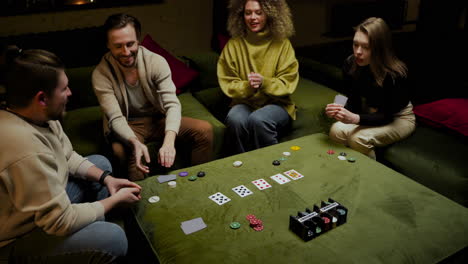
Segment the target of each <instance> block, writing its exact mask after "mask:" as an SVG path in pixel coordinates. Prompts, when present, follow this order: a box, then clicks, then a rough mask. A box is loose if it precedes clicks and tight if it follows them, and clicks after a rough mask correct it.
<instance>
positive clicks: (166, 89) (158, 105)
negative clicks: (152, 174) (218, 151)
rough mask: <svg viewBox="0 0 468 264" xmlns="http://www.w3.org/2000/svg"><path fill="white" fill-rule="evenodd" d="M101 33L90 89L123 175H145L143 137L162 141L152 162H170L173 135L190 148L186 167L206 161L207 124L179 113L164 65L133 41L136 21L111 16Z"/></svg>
mask: <svg viewBox="0 0 468 264" xmlns="http://www.w3.org/2000/svg"><path fill="white" fill-rule="evenodd" d="M104 33H105V34H106V41H107V43H106V44H107V47H108V49H109V52H108V53H107V54H105V55H104V57H103V58H102V60H101V62H100V63H99V65H98V66H97V67H96V69H95V70H94V72H93V78H92V80H93V87H94V91H95V93H96V96H97V98H98V100H99V104H100V105H101V108H102V110H103V112H104V115H105V116H104V133H105V135H106V137H107V138H108V139H109V141H110V142H111V144H112V150H113V152H114V155H115V156H116V157H117V158H118V160H119V161H120V165H121V167H122V168H125V166H127V169H128V178H129V179H130V180H132V181H135V180H142V179H143V178H144V177H145V176H146V175H147V174H148V173H149V167H148V166H147V163H149V162H150V156H149V153H148V149H147V147H146V145H145V143H146V142H149V141H155V140H156V141H162V142H163V143H162V146H161V148H160V149H159V152H158V162H159V164H160V165H162V166H164V167H167V168H169V167H171V166H172V165H173V163H174V159H175V156H176V149H175V141H176V138H177V141H178V142H180V143H181V144H183V145H189V146H191V148H192V155H191V157H192V159H191V163H192V165H196V164H201V163H204V162H207V161H210V160H211V156H212V145H213V131H212V126H211V125H210V124H209V123H208V122H206V121H202V120H197V119H193V118H188V117H181V105H180V102H179V99H178V98H177V96H176V93H175V91H176V89H175V85H174V83H173V82H172V79H171V70H170V68H169V65H168V63H167V62H166V60H165V59H164V58H163V57H161V56H159V55H157V54H155V53H152V52H151V51H148V50H147V49H146V48H144V47H142V46H140V45H139V39H140V35H141V25H140V23H139V21H138V20H137V19H136V18H135V17H133V16H130V15H127V14H115V15H111V16H110V17H108V18H107V20H106V22H105V23H104ZM142 159H143V161H142ZM145 163H146V164H145ZM124 171H125V169H124Z"/></svg>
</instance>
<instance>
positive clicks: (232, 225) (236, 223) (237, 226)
mask: <svg viewBox="0 0 468 264" xmlns="http://www.w3.org/2000/svg"><path fill="white" fill-rule="evenodd" d="M229 226H230V227H231V228H232V229H239V228H240V227H241V224H240V223H239V222H232V223H231V224H230V225H229Z"/></svg>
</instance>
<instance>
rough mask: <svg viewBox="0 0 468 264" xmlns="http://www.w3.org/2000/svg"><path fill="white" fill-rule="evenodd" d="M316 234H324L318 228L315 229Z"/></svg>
mask: <svg viewBox="0 0 468 264" xmlns="http://www.w3.org/2000/svg"><path fill="white" fill-rule="evenodd" d="M315 233H317V234H320V233H322V229H321V228H320V227H318V226H317V228H315Z"/></svg>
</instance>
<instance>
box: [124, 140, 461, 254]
mask: <svg viewBox="0 0 468 264" xmlns="http://www.w3.org/2000/svg"><path fill="white" fill-rule="evenodd" d="M294 145H297V146H300V147H301V149H300V150H298V151H293V150H291V149H290V147H291V146H294ZM330 149H332V150H334V152H335V153H334V154H332V155H330V154H327V151H328V150H330ZM284 151H289V152H291V156H290V157H288V159H287V160H285V161H282V162H281V165H279V166H273V165H272V161H273V160H277V159H279V158H281V157H282V153H283V152H284ZM340 152H346V153H347V157H348V158H349V157H352V158H355V159H356V161H355V162H354V163H351V162H348V161H346V160H344V161H342V160H339V159H338V158H337V157H338V155H339V153H340ZM236 160H240V161H242V162H243V165H242V166H241V167H239V168H235V167H233V166H232V163H233V162H234V161H236ZM290 169H295V170H297V171H298V172H300V173H302V174H303V175H304V178H302V179H299V180H296V181H291V182H289V183H286V184H283V185H280V184H278V183H276V182H275V181H273V180H272V179H271V178H270V176H272V175H275V174H277V173H282V172H285V171H287V170H290ZM180 171H188V172H189V175H196V173H197V172H198V171H204V172H206V176H205V177H203V178H199V179H197V180H196V181H189V180H188V177H179V176H178V177H177V187H176V188H173V189H171V188H169V186H168V185H167V183H162V184H160V183H158V181H157V180H156V178H155V177H150V178H147V179H145V180H144V181H141V182H139V184H141V186H142V187H143V191H142V197H143V199H142V200H141V202H139V203H138V205H137V206H135V207H134V208H133V212H134V215H135V218H136V220H137V223H138V225H139V226H140V228H141V229H142V230H143V232H144V234H145V235H146V238H147V239H148V241H149V243H150V244H151V245H152V247H153V250H154V251H155V254H156V255H157V257H158V259H159V261H160V262H161V263H312V262H321V263H436V262H438V261H440V260H442V259H444V258H446V257H448V256H450V255H452V254H454V253H455V252H457V251H459V250H460V249H462V248H464V247H466V246H467V245H468V209H467V208H465V207H462V206H460V205H459V204H457V203H455V202H452V201H451V200H449V199H447V198H445V197H443V196H441V195H439V194H437V193H435V192H434V191H432V190H430V189H428V188H426V187H424V186H422V185H420V184H418V183H416V182H414V181H412V180H411V179H409V178H407V177H405V176H403V175H401V174H399V173H397V172H395V171H393V170H391V169H389V168H387V167H385V166H383V165H382V164H380V163H378V162H376V161H374V160H371V159H369V158H368V157H366V156H364V155H362V154H360V153H357V152H355V151H352V150H351V149H349V148H346V147H344V146H340V145H337V144H334V143H332V142H330V141H329V139H328V137H327V136H326V135H324V134H313V135H310V136H306V137H302V138H298V139H295V140H292V141H288V142H285V143H281V144H277V145H274V146H271V147H267V148H263V149H259V150H256V151H252V152H248V153H244V154H241V155H237V156H232V157H228V158H225V159H220V160H216V161H213V162H210V163H206V164H202V165H199V166H194V167H190V168H187V169H185V170H178V171H174V172H173V173H178V172H180ZM260 178H263V179H265V180H266V181H267V182H268V183H270V184H271V185H272V188H269V189H265V190H262V191H260V190H258V189H257V188H256V187H255V186H254V185H253V184H252V183H251V182H252V181H253V180H256V179H260ZM241 184H243V185H245V186H247V188H249V189H250V190H251V191H253V194H252V195H249V196H246V197H244V198H241V197H240V196H238V195H237V194H236V193H234V192H233V191H232V190H231V189H232V188H233V187H236V186H238V185H241ZM216 192H221V193H223V194H225V195H227V196H228V197H229V198H230V199H231V201H230V202H228V203H226V204H224V205H218V204H216V203H214V202H213V201H211V200H210V199H208V196H210V195H212V194H214V193H216ZM153 195H157V196H159V197H160V198H161V200H160V201H159V202H157V203H149V202H148V198H149V197H151V196H153ZM328 198H332V199H334V200H336V201H337V202H339V203H341V204H343V205H344V206H345V207H347V208H348V210H349V215H348V222H347V223H345V224H344V225H341V226H339V227H337V228H335V229H332V230H330V231H329V232H327V233H325V234H323V235H321V236H319V237H317V238H315V239H313V240H311V241H309V242H304V241H302V240H301V239H300V238H299V237H298V236H296V235H295V234H294V233H293V232H291V231H289V228H288V227H289V216H290V215H296V214H297V212H298V211H304V210H305V208H306V207H309V208H312V206H313V205H314V204H317V205H318V204H319V203H320V201H322V200H327V199H328ZM247 214H254V215H256V216H257V218H259V219H261V220H262V221H263V225H264V230H263V231H260V232H257V231H254V230H253V229H252V228H250V227H249V224H248V222H247V220H246V218H245V216H246V215H247ZM197 217H202V218H203V220H204V222H205V223H206V224H207V228H206V229H203V230H201V231H198V232H196V233H193V234H190V235H185V234H184V233H183V231H182V229H181V227H180V224H181V222H183V221H187V220H190V219H194V218H197ZM234 221H236V222H239V223H241V225H242V226H241V228H239V229H231V228H230V223H231V222H234Z"/></svg>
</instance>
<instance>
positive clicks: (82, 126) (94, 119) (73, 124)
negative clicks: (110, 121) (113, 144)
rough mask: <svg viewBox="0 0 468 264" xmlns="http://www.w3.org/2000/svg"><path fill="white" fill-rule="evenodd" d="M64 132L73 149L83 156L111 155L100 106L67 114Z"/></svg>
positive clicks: (64, 119)
mask: <svg viewBox="0 0 468 264" xmlns="http://www.w3.org/2000/svg"><path fill="white" fill-rule="evenodd" d="M62 126H63V130H64V131H65V134H67V136H68V138H69V139H70V141H71V143H72V145H73V149H74V150H75V151H76V152H77V153H78V154H80V155H82V156H87V155H91V154H103V155H106V154H108V153H109V150H108V149H107V147H108V146H107V144H106V141H105V139H104V134H103V132H102V112H101V109H100V107H99V106H92V107H83V108H79V109H76V110H72V111H69V112H67V113H66V115H65V117H64V118H63V120H62Z"/></svg>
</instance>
